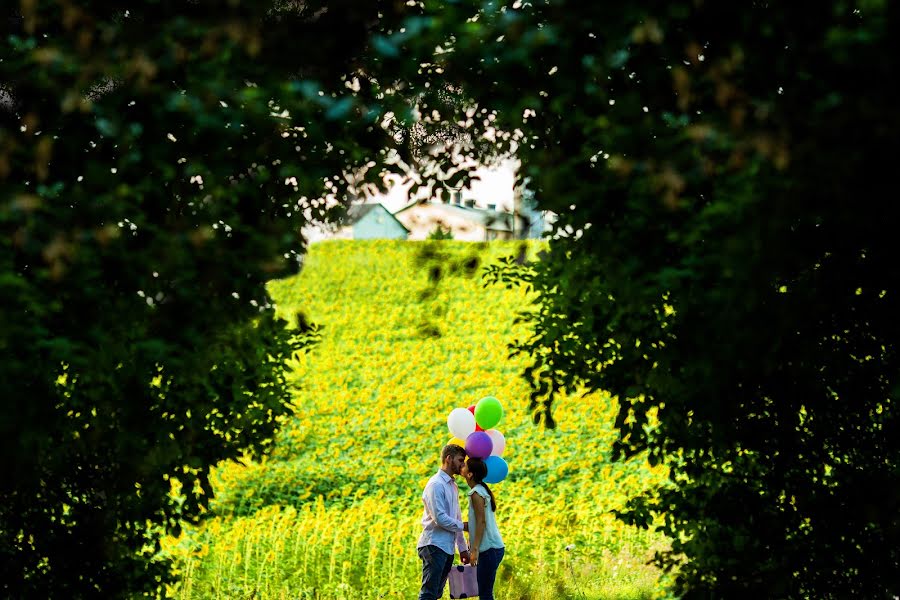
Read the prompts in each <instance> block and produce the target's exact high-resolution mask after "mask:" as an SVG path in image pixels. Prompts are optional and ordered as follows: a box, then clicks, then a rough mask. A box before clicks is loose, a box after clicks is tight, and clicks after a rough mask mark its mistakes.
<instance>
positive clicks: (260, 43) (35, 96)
mask: <svg viewBox="0 0 900 600" xmlns="http://www.w3.org/2000/svg"><path fill="white" fill-rule="evenodd" d="M400 9H403V7H402V6H400V8H399V9H398V8H397V7H396V6H395V4H394V3H390V2H371V3H357V2H349V1H341V0H337V1H329V2H318V1H313V0H310V1H305V2H287V1H271V2H262V1H256V0H254V1H253V2H239V1H233V2H228V3H219V2H208V1H205V0H199V1H195V2H172V1H167V0H164V1H160V2H150V3H126V4H125V5H123V4H122V3H117V2H101V1H93V2H78V3H70V2H55V1H50V0H36V1H34V2H21V3H19V2H7V3H4V4H3V8H2V9H0V18H2V28H3V40H4V41H3V43H4V51H3V54H2V56H0V350H2V357H3V360H2V361H0V385H2V402H0V448H2V458H3V463H4V464H5V465H6V468H7V474H6V476H5V477H4V478H3V480H2V482H0V590H2V594H3V595H4V596H9V597H35V598H37V597H45V598H49V597H87V596H102V597H108V598H116V597H132V596H133V595H134V594H140V593H144V594H148V595H154V594H159V593H162V590H163V589H164V586H165V585H166V584H167V583H170V582H171V581H173V575H172V572H171V565H169V564H168V562H166V561H165V560H163V559H161V558H160V556H159V555H158V554H157V551H158V549H159V540H160V538H161V536H162V535H165V534H168V533H177V532H178V530H179V528H180V527H181V522H182V521H188V522H195V521H197V520H198V519H200V518H202V516H203V515H204V513H205V510H206V507H207V506H208V502H209V498H210V494H211V489H210V483H209V469H210V467H211V466H213V465H215V464H217V463H218V462H219V461H222V460H226V459H240V458H241V457H243V456H249V457H256V456H259V455H260V454H262V453H264V452H266V451H267V449H268V448H269V447H270V445H271V442H272V437H273V434H274V432H275V431H276V429H277V426H278V423H279V421H280V420H281V419H282V418H284V417H285V416H287V415H289V414H290V413H291V394H290V390H289V389H288V387H287V385H286V383H285V379H284V374H283V373H284V363H285V360H286V359H287V358H288V357H290V356H291V355H292V354H293V353H294V352H296V351H299V350H301V349H302V348H304V347H305V346H307V345H308V344H309V343H310V342H311V341H313V339H314V338H315V335H316V329H315V327H314V326H311V325H309V324H308V323H307V322H306V320H305V319H300V320H299V323H298V326H296V327H293V328H288V327H287V323H286V322H285V321H283V320H282V319H280V318H278V317H277V316H276V314H275V310H274V307H273V306H272V303H271V301H270V299H269V297H268V295H267V294H266V291H265V288H264V284H265V282H266V281H268V280H270V279H273V278H276V277H280V276H284V275H286V274H289V273H293V272H296V271H297V269H298V268H299V264H300V260H299V259H300V258H301V257H302V253H303V250H304V245H305V242H304V240H303V239H302V237H301V230H302V228H303V226H304V225H306V224H308V223H313V222H328V221H332V220H334V219H335V218H336V217H337V216H338V215H339V214H340V211H341V210H342V209H343V208H344V206H343V205H344V204H345V202H346V201H345V198H346V197H347V195H346V194H344V190H345V189H346V188H347V187H348V185H349V182H348V180H353V181H354V182H356V183H359V182H360V181H364V180H373V181H377V180H378V174H379V172H380V170H381V165H383V164H384V163H385V161H387V160H389V159H390V154H389V153H387V152H386V151H384V149H385V148H388V147H391V146H396V143H395V142H394V140H393V138H392V137H391V136H390V135H389V134H388V132H387V131H386V129H385V128H384V127H382V126H381V119H382V116H383V114H384V112H385V110H389V109H390V107H391V104H392V100H391V91H390V90H387V89H385V88H383V87H381V86H379V84H378V82H377V80H375V79H374V78H373V77H372V76H369V75H367V74H366V73H364V72H363V71H361V70H360V69H361V65H362V61H361V59H360V57H361V56H364V55H365V51H366V49H367V48H368V46H369V43H370V37H369V35H370V34H371V33H373V32H378V31H388V30H390V28H391V27H392V26H393V24H394V23H395V22H396V21H397V20H398V19H399V18H400V13H399V12H398V11H399V10H400Z"/></svg>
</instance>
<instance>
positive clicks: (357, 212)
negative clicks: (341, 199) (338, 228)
mask: <svg viewBox="0 0 900 600" xmlns="http://www.w3.org/2000/svg"><path fill="white" fill-rule="evenodd" d="M376 208H380V209H381V210H383V211H384V212H385V214H387V215H388V216H389V217H391V218H392V219H394V221H397V224H398V225H400V227H402V228H403V230H404V231H407V232H408V231H409V229H407V228H406V226H405V225H403V223H401V222H400V221H399V220H398V219H397V217H395V216H394V215H392V214H391V211H389V210H388V209H386V208H385V207H384V205H383V204H381V203H380V202H366V203H365V204H351V205H350V206H349V207H348V208H347V216H345V217H344V218H343V219H341V222H342V225H353V224H355V223H358V222H359V221H360V220H362V218H363V217H365V216H366V215H367V214H369V213H370V212H372V211H373V210H375V209H376Z"/></svg>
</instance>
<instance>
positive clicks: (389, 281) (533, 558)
mask: <svg viewBox="0 0 900 600" xmlns="http://www.w3.org/2000/svg"><path fill="white" fill-rule="evenodd" d="M515 250H516V246H515V245H514V244H513V243H508V242H507V243H504V242H495V243H491V244H489V245H488V244H485V245H476V244H465V243H455V242H441V243H440V245H438V246H426V245H425V244H421V243H419V244H417V243H412V242H393V241H391V242H388V241H366V242H362V241H352V242H346V241H342V242H337V241H334V242H323V243H319V244H315V245H313V247H312V248H311V252H310V254H309V256H308V257H307V260H306V263H305V266H304V269H303V271H302V273H301V274H300V275H299V276H297V277H294V278H291V279H286V280H281V281H275V282H272V283H271V284H270V290H271V293H272V295H273V297H274V299H275V301H276V302H277V305H278V308H279V311H280V312H281V313H282V314H283V315H284V316H285V317H286V318H290V319H292V320H294V322H296V318H297V316H296V315H297V313H298V312H302V313H303V315H304V316H303V318H305V319H308V320H309V321H311V322H313V323H315V324H317V325H319V326H320V327H321V341H320V343H319V344H317V345H316V347H315V348H313V349H312V351H311V352H309V353H308V354H305V355H302V356H300V357H298V360H297V361H296V362H295V364H292V365H291V368H292V369H293V373H292V381H293V382H294V384H295V386H296V392H295V398H296V415H295V417H294V418H293V419H291V420H290V421H289V422H287V423H285V426H284V429H283V432H282V434H281V436H280V438H279V441H278V444H277V447H276V449H275V451H274V452H273V453H272V455H271V456H270V457H269V459H268V460H266V461H265V462H263V463H261V464H249V465H248V466H240V465H235V464H230V465H223V466H222V467H221V469H220V470H219V473H218V479H217V484H216V494H217V498H216V501H215V502H214V512H215V515H214V517H213V518H212V519H211V520H210V521H209V522H208V523H207V524H206V525H205V526H203V527H201V528H198V529H195V530H191V531H188V532H186V533H185V534H184V535H183V536H182V538H181V539H179V540H177V542H173V545H172V551H173V552H175V553H177V554H180V555H181V556H182V557H184V561H183V569H184V573H185V576H186V578H185V582H184V584H183V585H182V586H181V588H180V589H179V590H177V593H178V594H179V595H180V597H190V598H214V597H250V595H251V594H254V593H256V597H257V598H281V597H285V598H298V597H300V598H342V597H345V596H346V597H354V598H401V597H402V598H408V597H412V596H414V595H415V592H416V590H417V588H418V579H419V572H420V565H419V561H418V558H417V556H416V553H415V542H416V538H417V536H418V534H419V531H420V528H419V524H418V521H419V518H420V515H421V501H420V494H421V489H422V487H423V486H424V484H425V482H426V481H427V479H428V477H430V476H431V474H433V473H434V471H435V470H436V469H437V468H438V466H439V464H438V462H439V460H438V454H439V452H440V448H441V446H442V445H443V444H444V443H446V441H447V440H448V439H449V438H450V435H449V433H448V431H447V426H446V417H447V414H448V413H449V412H450V410H452V409H453V408H456V407H460V406H463V407H464V406H468V405H469V404H473V403H475V402H476V401H477V400H478V399H479V398H481V397H483V396H486V395H493V396H496V397H497V398H499V399H500V400H501V402H503V404H504V407H505V409H506V415H505V417H504V419H503V421H501V423H500V424H499V425H498V426H497V429H499V430H501V431H502V432H503V433H504V435H505V436H506V439H507V450H506V453H505V454H504V458H506V460H507V461H508V463H509V465H510V474H509V477H508V478H507V479H506V480H505V481H504V482H502V483H500V484H498V485H497V486H495V488H494V489H495V492H496V494H497V497H498V500H499V503H500V511H499V513H498V517H499V519H500V528H501V531H502V532H503V534H504V537H505V540H506V544H507V547H508V550H507V556H506V559H505V560H504V562H503V564H502V565H501V569H500V573H499V576H498V579H499V582H500V583H499V584H498V592H499V594H500V595H499V596H498V597H500V598H516V599H519V598H526V597H530V598H560V597H565V596H567V595H570V594H577V593H578V592H580V591H584V592H585V593H587V594H588V597H592V598H601V597H643V595H645V594H647V593H649V592H651V591H653V590H655V589H656V588H657V587H658V582H657V577H658V574H657V573H656V572H655V571H653V570H652V569H650V568H649V567H646V566H644V565H643V563H645V562H646V560H647V559H648V558H649V557H650V555H652V551H653V550H654V549H659V548H661V547H663V546H664V540H661V539H658V538H657V537H655V536H654V535H652V534H649V533H647V532H643V531H638V530H634V529H631V528H627V527H625V526H624V525H621V524H620V523H618V522H616V521H615V520H614V518H613V517H612V516H611V515H610V514H609V511H610V510H612V509H615V508H618V507H621V506H622V504H623V502H624V500H625V499H626V498H627V496H628V495H629V494H630V493H634V492H637V491H638V490H640V489H642V488H643V487H644V486H646V485H648V483H649V482H651V481H654V480H660V479H661V478H662V477H663V476H664V474H663V473H662V472H661V471H655V472H654V471H651V470H650V469H649V468H648V467H647V466H645V465H644V464H643V463H640V462H631V463H617V464H611V463H610V462H609V461H608V455H609V453H608V448H609V445H610V442H611V439H612V437H613V435H614V432H613V430H612V426H611V424H612V420H613V417H614V414H615V405H614V402H613V400H611V399H610V398H608V397H605V396H602V395H592V396H588V397H585V398H581V397H574V398H567V399H563V400H562V401H560V402H558V403H557V407H556V412H555V416H556V418H557V420H558V423H559V426H558V428H557V429H555V430H546V429H544V428H538V427H535V426H534V425H533V424H532V421H531V417H530V414H529V413H528V411H527V395H528V388H527V385H526V383H525V381H524V380H523V379H522V377H521V375H520V373H521V371H522V368H523V367H524V365H525V364H526V361H525V360H523V359H522V358H515V359H511V358H508V350H507V348H506V345H507V343H508V342H509V341H511V340H512V339H513V338H514V337H515V336H517V335H518V336H521V335H526V334H527V332H526V331H525V330H523V329H522V328H521V327H522V326H516V325H514V323H513V322H514V318H515V315H516V313H517V312H518V311H520V310H522V309H524V308H526V306H527V298H526V297H525V295H524V292H522V291H510V290H505V289H502V288H500V287H499V286H489V287H485V284H484V281H483V280H482V278H481V276H480V272H481V270H482V268H483V265H484V264H486V263H488V262H490V261H492V260H495V259H496V258H497V257H499V256H501V255H504V254H512V253H514V252H515ZM531 250H532V251H533V250H534V248H533V247H532V248H531ZM424 251H428V252H432V253H433V252H438V253H439V255H438V256H436V257H433V259H436V262H432V263H430V264H432V265H435V264H437V265H441V267H442V269H443V271H444V273H442V275H444V276H443V277H442V278H441V279H440V283H439V284H438V285H436V286H435V285H432V284H431V279H429V270H428V269H427V268H422V266H421V264H420V257H421V256H422V253H423V252H424ZM454 266H457V267H459V268H458V269H456V271H457V272H455V273H453V272H451V271H453V270H454V269H453V267H454ZM448 272H449V273H448ZM461 485H462V487H465V486H464V484H461ZM464 506H465V505H464ZM573 544H574V549H571V550H569V551H567V550H565V548H566V547H567V546H571V545H573Z"/></svg>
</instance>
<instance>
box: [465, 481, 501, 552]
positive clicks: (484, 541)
mask: <svg viewBox="0 0 900 600" xmlns="http://www.w3.org/2000/svg"><path fill="white" fill-rule="evenodd" d="M472 494H478V495H479V496H481V497H482V498H484V533H483V534H482V535H481V545H479V546H478V551H479V552H484V551H485V550H490V549H491V548H503V538H502V537H500V530H499V529H497V518H496V516H495V515H494V509H493V508H492V507H491V495H490V494H489V493H488V491H487V490H486V489H485V487H484V486H483V485H481V484H480V483H479V484H478V485H476V486H475V487H473V488H472V489H471V490H469V493H468V494H467V495H468V496H469V544H472V543H473V542H474V541H475V507H474V506H473V505H472Z"/></svg>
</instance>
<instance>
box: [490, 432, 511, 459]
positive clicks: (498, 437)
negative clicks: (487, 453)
mask: <svg viewBox="0 0 900 600" xmlns="http://www.w3.org/2000/svg"><path fill="white" fill-rule="evenodd" d="M485 433H486V434H488V436H489V437H490V438H491V442H492V443H493V450H491V456H503V451H504V450H506V438H505V437H503V434H502V433H500V432H499V431H497V430H496V429H488V430H487V431H485Z"/></svg>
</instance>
